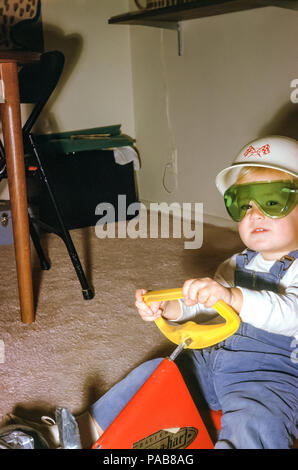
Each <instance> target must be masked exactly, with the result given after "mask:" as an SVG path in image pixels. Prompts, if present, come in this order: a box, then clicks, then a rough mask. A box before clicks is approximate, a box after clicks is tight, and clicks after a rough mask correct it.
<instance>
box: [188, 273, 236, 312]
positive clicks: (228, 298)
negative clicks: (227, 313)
mask: <svg viewBox="0 0 298 470" xmlns="http://www.w3.org/2000/svg"><path fill="white" fill-rule="evenodd" d="M183 295H184V303H185V305H195V304H196V303H200V304H203V305H204V306H205V307H206V308H210V307H213V305H214V304H216V302H218V301H219V300H224V301H225V302H226V303H227V304H229V305H231V303H232V291H231V289H229V288H227V287H224V286H222V285H221V284H219V283H218V282H216V281H214V280H213V279H210V278H209V277H203V278H201V279H189V280H188V281H185V283H184V285H183Z"/></svg>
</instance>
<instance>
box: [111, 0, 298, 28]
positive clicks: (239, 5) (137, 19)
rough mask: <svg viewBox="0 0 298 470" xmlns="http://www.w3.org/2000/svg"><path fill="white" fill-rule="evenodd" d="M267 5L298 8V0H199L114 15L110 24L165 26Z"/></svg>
mask: <svg viewBox="0 0 298 470" xmlns="http://www.w3.org/2000/svg"><path fill="white" fill-rule="evenodd" d="M266 6H275V7H280V8H287V9H293V10H298V0H198V1H197V2H193V3H185V4H182V5H176V6H171V7H162V8H152V9H145V10H137V11H131V12H128V13H124V14H122V15H118V16H112V17H111V18H110V19H109V24H130V25H144V26H158V27H163V26H162V25H163V24H164V23H165V24H167V23H178V22H180V21H185V20H191V19H194V18H204V17H207V16H215V15H222V14H224V13H232V12H236V11H244V10H252V9H255V8H262V7H266Z"/></svg>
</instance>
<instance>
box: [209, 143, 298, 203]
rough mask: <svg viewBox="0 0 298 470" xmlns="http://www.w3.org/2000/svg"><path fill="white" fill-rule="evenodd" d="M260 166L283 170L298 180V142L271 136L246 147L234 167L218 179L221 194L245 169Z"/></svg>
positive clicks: (227, 169)
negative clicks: (242, 169)
mask: <svg viewBox="0 0 298 470" xmlns="http://www.w3.org/2000/svg"><path fill="white" fill-rule="evenodd" d="M248 166H259V167H265V168H272V169H274V170H281V171H285V172H287V173H289V174H290V175H293V176H295V177H296V178H298V142H297V140H295V139H291V138H289V137H282V136H279V135H270V136H268V137H263V138H261V139H257V140H253V141H252V142H250V143H249V144H247V145H245V146H244V147H243V148H242V149H241V150H240V152H239V153H238V155H237V157H236V158H235V160H234V162H233V164H232V165H230V166H229V167H227V168H225V169H224V170H222V171H221V172H220V173H219V174H218V175H217V177H216V186H217V188H218V190H219V192H220V193H221V194H224V193H225V191H226V190H227V189H228V188H229V187H230V186H232V184H234V183H235V181H236V179H237V176H238V174H239V172H240V170H241V168H243V167H248Z"/></svg>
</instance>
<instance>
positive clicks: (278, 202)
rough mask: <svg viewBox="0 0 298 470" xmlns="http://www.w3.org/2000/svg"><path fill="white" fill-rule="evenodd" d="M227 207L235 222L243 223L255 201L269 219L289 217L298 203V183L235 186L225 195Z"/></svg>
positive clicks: (274, 182)
mask: <svg viewBox="0 0 298 470" xmlns="http://www.w3.org/2000/svg"><path fill="white" fill-rule="evenodd" d="M224 200H225V205H226V208H227V211H228V213H229V215H230V216H231V217H232V219H233V220H235V222H241V220H242V219H243V218H244V217H245V214H246V211H247V210H248V209H250V208H251V201H253V202H254V203H255V204H256V205H257V207H258V209H259V210H260V211H261V212H262V213H263V214H265V215H266V216H267V217H270V218H272V219H275V218H276V219H280V218H281V217H285V216H286V215H288V214H289V213H290V212H291V211H292V210H293V209H294V207H295V206H296V204H297V202H298V183H297V182H295V181H291V180H289V181H269V182H266V181H265V182H264V181H260V182H256V183H245V184H233V185H232V186H230V187H229V188H228V189H227V190H226V192H225V194H224Z"/></svg>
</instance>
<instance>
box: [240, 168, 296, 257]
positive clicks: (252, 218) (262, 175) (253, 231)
mask: <svg viewBox="0 0 298 470" xmlns="http://www.w3.org/2000/svg"><path fill="white" fill-rule="evenodd" d="M281 179H291V177H290V176H289V177H288V178H287V176H286V175H285V174H284V176H283V177H282V178H281V174H280V172H276V171H274V170H270V169H266V168H264V170H262V171H260V172H259V173H258V174H252V175H247V176H245V177H243V178H242V180H241V184H245V183H253V182H256V181H269V180H271V181H277V180H281ZM250 204H251V206H252V207H251V209H248V210H247V212H246V215H245V217H244V218H243V219H242V221H241V222H239V224H238V230H239V235H240V237H241V240H242V241H243V243H244V244H245V245H246V246H247V248H250V249H251V250H255V251H258V252H260V253H261V254H262V255H263V258H264V259H268V260H270V259H279V258H281V257H282V256H283V255H285V254H287V253H289V252H290V251H292V250H295V249H297V248H298V205H296V207H295V209H293V210H292V212H290V213H289V214H288V215H287V216H285V217H282V218H280V219H271V218H269V217H267V216H266V215H264V214H263V213H262V212H260V211H259V209H258V207H257V206H256V205H255V203H254V202H253V201H251V203H250Z"/></svg>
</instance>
